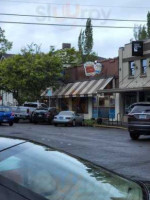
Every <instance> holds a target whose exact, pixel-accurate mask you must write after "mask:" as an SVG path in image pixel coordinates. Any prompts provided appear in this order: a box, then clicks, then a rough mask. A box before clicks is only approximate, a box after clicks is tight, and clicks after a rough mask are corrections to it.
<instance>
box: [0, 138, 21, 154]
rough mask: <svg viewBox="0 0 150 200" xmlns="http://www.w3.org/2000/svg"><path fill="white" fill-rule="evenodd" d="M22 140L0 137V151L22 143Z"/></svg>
mask: <svg viewBox="0 0 150 200" xmlns="http://www.w3.org/2000/svg"><path fill="white" fill-rule="evenodd" d="M24 142H25V141H24V140H20V139H11V138H5V137H0V151H4V150H5V149H8V148H11V147H13V146H16V145H19V144H21V143H24Z"/></svg>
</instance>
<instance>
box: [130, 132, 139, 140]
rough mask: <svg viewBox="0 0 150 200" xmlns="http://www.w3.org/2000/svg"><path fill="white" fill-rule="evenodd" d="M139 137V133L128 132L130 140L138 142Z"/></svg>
mask: <svg viewBox="0 0 150 200" xmlns="http://www.w3.org/2000/svg"><path fill="white" fill-rule="evenodd" d="M139 137H140V134H139V133H137V132H130V138H131V139H132V140H138V139H139Z"/></svg>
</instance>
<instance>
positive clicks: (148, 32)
mask: <svg viewBox="0 0 150 200" xmlns="http://www.w3.org/2000/svg"><path fill="white" fill-rule="evenodd" d="M133 32H134V38H135V40H145V39H148V38H150V12H148V13H147V24H146V26H145V25H139V26H137V25H135V27H134V30H133Z"/></svg>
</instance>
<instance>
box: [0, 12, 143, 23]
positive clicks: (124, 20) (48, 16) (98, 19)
mask: <svg viewBox="0 0 150 200" xmlns="http://www.w3.org/2000/svg"><path fill="white" fill-rule="evenodd" d="M0 15H2V16H17V17H38V18H41V17H42V18H43V17H46V18H57V19H77V20H87V19H88V18H85V17H63V16H62V17H61V16H50V15H25V14H15V13H14V14H13V13H0ZM91 20H97V21H119V22H143V23H145V22H146V20H139V19H109V18H108V19H100V18H91Z"/></svg>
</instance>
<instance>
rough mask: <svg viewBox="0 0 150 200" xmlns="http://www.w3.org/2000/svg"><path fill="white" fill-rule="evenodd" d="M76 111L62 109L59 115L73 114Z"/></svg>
mask: <svg viewBox="0 0 150 200" xmlns="http://www.w3.org/2000/svg"><path fill="white" fill-rule="evenodd" d="M73 114H74V113H73V112H71V111H62V112H60V113H59V115H73Z"/></svg>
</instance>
